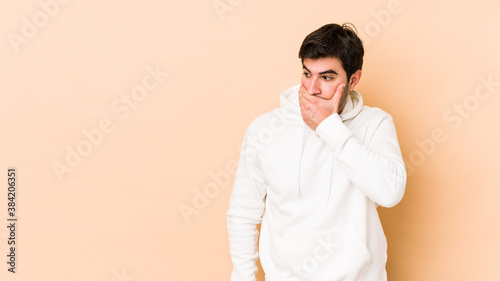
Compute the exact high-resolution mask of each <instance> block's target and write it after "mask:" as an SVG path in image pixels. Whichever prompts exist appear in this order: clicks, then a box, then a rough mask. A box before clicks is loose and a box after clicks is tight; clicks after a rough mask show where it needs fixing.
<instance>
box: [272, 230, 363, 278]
mask: <svg viewBox="0 0 500 281" xmlns="http://www.w3.org/2000/svg"><path fill="white" fill-rule="evenodd" d="M278 259H279V261H278V263H279V264H280V265H281V266H282V268H283V269H284V271H283V273H282V276H281V280H282V281H297V280H302V281H303V280H311V281H327V280H328V281H340V280H345V281H348V280H350V281H352V280H365V279H366V272H367V269H368V267H369V265H370V262H371V260H372V258H371V255H370V252H369V251H368V249H367V247H366V245H365V243H364V242H363V240H362V239H361V237H360V235H359V234H358V232H357V230H356V229H355V228H354V227H353V226H344V227H338V228H334V229H330V230H325V231H315V232H285V234H284V235H283V239H282V241H281V245H280V248H279V250H278Z"/></svg>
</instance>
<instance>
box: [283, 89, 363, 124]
mask: <svg viewBox="0 0 500 281" xmlns="http://www.w3.org/2000/svg"><path fill="white" fill-rule="evenodd" d="M299 89H300V84H297V85H295V86H292V87H290V88H288V89H286V90H284V91H283V92H281V94H280V106H281V107H283V108H286V109H287V110H289V111H291V112H293V113H296V114H298V115H299V116H301V115H302V114H301V113H300V105H299ZM362 108H363V98H362V97H361V95H360V94H359V93H358V92H357V91H355V90H352V91H350V92H349V96H348V97H347V99H346V104H345V106H344V109H342V112H341V113H340V114H339V115H340V118H341V119H342V121H345V120H349V119H352V118H354V117H355V116H356V115H358V113H359V112H360V111H361V109H362Z"/></svg>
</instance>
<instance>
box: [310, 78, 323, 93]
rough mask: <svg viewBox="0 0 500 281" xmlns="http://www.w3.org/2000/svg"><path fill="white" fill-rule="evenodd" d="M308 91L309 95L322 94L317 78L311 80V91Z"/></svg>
mask: <svg viewBox="0 0 500 281" xmlns="http://www.w3.org/2000/svg"><path fill="white" fill-rule="evenodd" d="M307 90H308V91H309V94H311V95H319V94H321V90H320V87H319V81H318V79H317V78H312V79H311V84H310V85H309V89H307Z"/></svg>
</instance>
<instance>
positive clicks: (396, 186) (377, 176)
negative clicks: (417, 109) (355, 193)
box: [316, 108, 406, 208]
mask: <svg viewBox="0 0 500 281" xmlns="http://www.w3.org/2000/svg"><path fill="white" fill-rule="evenodd" d="M372 110H379V109H376V108H373V109H372ZM380 111H382V110H380ZM382 112H383V111H382ZM383 113H384V115H383V117H382V118H381V120H380V118H378V119H379V120H380V121H377V122H373V121H368V122H371V124H370V125H369V126H375V128H370V129H371V130H373V129H374V130H375V131H374V133H373V136H372V138H371V140H370V141H369V142H368V144H367V145H365V144H362V143H361V142H360V141H358V140H357V139H356V138H355V137H354V134H353V132H352V131H351V130H350V129H349V128H347V127H346V126H345V125H344V124H343V123H342V120H341V118H340V116H339V115H338V114H337V113H335V114H332V115H330V116H328V117H327V118H326V119H325V120H323V121H322V122H321V123H320V124H319V125H318V126H317V128H316V133H317V134H318V135H319V136H320V137H321V138H322V139H323V140H324V141H325V142H326V143H327V145H328V146H329V147H330V148H331V149H332V151H333V153H334V155H335V157H336V159H338V160H339V161H340V163H341V165H342V166H343V167H344V169H345V171H346V172H347V174H348V177H349V178H350V180H351V181H352V182H353V183H354V185H356V186H357V187H358V188H359V189H361V191H362V192H363V193H364V194H365V195H366V196H367V197H368V198H370V199H371V200H372V201H374V202H375V203H376V204H378V205H381V206H383V207H388V208H390V207H393V206H395V205H396V204H397V203H399V201H401V199H402V197H403V194H404V191H405V186H406V167H405V165H404V162H403V157H402V155H401V150H400V147H399V143H398V138H397V134H396V128H395V126H394V122H393V119H392V117H391V116H390V115H389V114H387V113H385V112H383ZM371 120H373V119H371Z"/></svg>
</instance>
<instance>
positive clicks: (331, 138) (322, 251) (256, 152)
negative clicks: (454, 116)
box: [227, 84, 406, 281]
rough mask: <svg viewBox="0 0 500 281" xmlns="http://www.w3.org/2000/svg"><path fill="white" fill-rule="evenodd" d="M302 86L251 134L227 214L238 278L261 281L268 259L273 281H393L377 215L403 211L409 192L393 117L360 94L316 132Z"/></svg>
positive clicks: (254, 124) (351, 97) (289, 91)
mask: <svg viewBox="0 0 500 281" xmlns="http://www.w3.org/2000/svg"><path fill="white" fill-rule="evenodd" d="M299 87H300V84H298V85H295V86H293V87H290V88H289V89H287V90H285V91H283V92H282V93H281V95H280V105H281V107H280V108H277V109H275V110H272V111H270V112H267V113H264V114H262V115H260V116H259V117H257V118H255V120H253V121H252V123H251V124H250V125H249V126H248V129H247V131H246V133H245V137H244V140H243V146H242V150H241V154H240V158H239V162H238V168H237V171H236V177H235V180H234V186H233V191H232V194H231V199H230V203H229V210H228V212H227V228H228V235H229V247H230V253H231V259H232V262H233V271H232V274H231V281H255V280H256V278H255V274H256V272H257V266H256V260H257V258H258V257H259V253H260V261H261V264H262V268H263V269H264V272H265V275H266V281H299V280H301V281H302V280H311V281H316V280H318V281H319V280H325V281H326V280H328V281H340V280H344V281H383V280H384V281H385V280H387V274H386V270H385V265H386V262H387V241H386V237H385V235H384V231H383V229H382V225H381V223H380V220H379V217H378V213H377V209H376V208H377V207H378V206H379V205H381V206H384V207H392V206H394V205H396V204H397V203H398V202H399V201H400V200H401V199H402V197H403V194H404V190H405V186H406V168H405V166H404V162H403V159H402V156H401V151H400V148H399V143H398V138H397V135H396V129H395V126H394V123H393V120H392V117H391V116H390V115H389V114H388V113H386V112H385V111H383V110H381V109H379V108H376V107H368V106H366V105H365V106H363V100H362V98H361V95H360V94H359V93H358V92H357V91H351V92H350V93H349V96H348V98H347V99H346V105H345V107H344V109H343V110H342V112H341V114H340V115H339V114H333V115H331V116H329V117H327V118H326V119H325V120H323V121H322V122H321V123H320V124H319V125H318V127H317V128H316V131H314V130H312V129H311V128H309V126H307V124H305V123H304V121H303V119H302V116H301V113H300V106H299V102H298V90H299ZM259 223H262V225H261V232H260V240H259V247H258V248H259V249H258V250H259V251H257V241H258V237H259V232H258V230H257V225H258V224H259Z"/></svg>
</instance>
